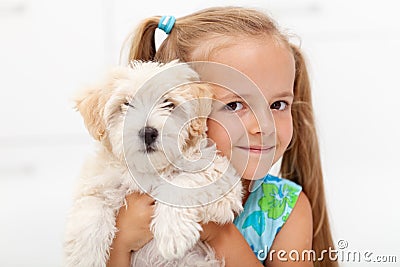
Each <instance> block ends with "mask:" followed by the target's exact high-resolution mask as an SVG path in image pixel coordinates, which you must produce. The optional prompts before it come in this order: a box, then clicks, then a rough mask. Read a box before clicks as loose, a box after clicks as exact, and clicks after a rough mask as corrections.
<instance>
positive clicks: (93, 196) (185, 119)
mask: <svg viewBox="0 0 400 267" xmlns="http://www.w3.org/2000/svg"><path fill="white" fill-rule="evenodd" d="M198 80H199V77H198V74H197V73H196V72H195V71H194V70H193V69H192V68H190V67H189V65H187V64H184V63H178V62H177V61H173V62H170V63H167V64H160V63H155V62H145V63H144V62H135V63H133V64H132V65H131V66H130V67H119V68H116V69H114V70H113V71H112V72H111V73H110V75H109V76H108V77H107V78H106V79H105V80H104V81H103V82H102V83H100V84H99V85H98V86H96V87H93V88H87V89H85V90H84V91H82V92H81V94H80V95H79V96H78V97H77V99H76V108H77V109H78V110H79V112H80V113H81V115H82V117H83V119H84V123H85V125H86V127H87V129H88V131H89V132H90V134H91V135H92V136H93V138H94V139H96V140H97V141H98V149H97V151H96V153H95V154H94V156H93V157H91V158H89V159H88V161H87V162H86V163H85V165H84V167H83V170H82V174H81V176H80V179H79V182H78V185H77V188H76V194H75V196H74V203H73V207H72V209H71V211H70V214H69V216H68V219H67V226H66V236H65V243H64V251H65V261H66V262H65V263H66V266H74V267H76V266H84V267H91V266H106V262H107V259H108V257H109V253H110V246H111V244H112V241H113V238H114V237H115V233H116V231H117V229H116V226H115V219H116V215H117V213H118V210H119V209H120V208H121V207H122V206H123V205H125V204H126V202H125V197H126V195H128V194H130V193H132V192H137V191H138V192H142V193H144V192H146V193H150V194H151V196H152V197H153V198H155V199H156V204H155V214H154V217H153V219H152V222H151V225H150V229H151V231H152V232H153V235H154V238H153V240H152V241H150V242H149V243H148V244H147V245H145V246H144V247H143V248H142V249H140V250H139V251H137V252H133V253H132V266H219V265H221V264H222V263H221V262H219V261H217V260H216V259H215V255H214V254H213V251H212V249H211V248H210V247H209V246H208V245H207V244H204V243H202V242H200V241H199V237H200V233H199V231H201V230H202V228H201V226H200V223H206V222H209V221H214V222H218V223H227V222H231V221H232V220H233V218H234V214H235V213H238V212H240V211H241V209H242V204H241V198H242V187H241V184H240V179H239V177H238V176H237V173H236V172H235V171H234V170H233V168H232V167H230V164H229V161H228V160H227V159H226V158H225V157H223V156H220V155H218V154H214V155H213V157H212V158H211V159H212V160H209V159H210V157H209V156H205V155H209V154H207V153H206V152H207V151H208V152H209V151H212V149H211V148H212V147H214V148H215V146H212V147H211V148H210V147H208V146H207V145H206V142H205V138H206V130H207V127H206V120H207V118H206V117H207V116H208V115H209V113H210V112H211V97H212V94H211V92H210V89H209V87H208V86H207V85H206V84H204V83H203V84H202V83H199V82H196V81H198ZM165 88H172V90H167V91H165V93H162V91H163V90H164V89H165ZM207 186H208V187H207ZM191 188H194V189H193V190H192V191H190V189H191Z"/></svg>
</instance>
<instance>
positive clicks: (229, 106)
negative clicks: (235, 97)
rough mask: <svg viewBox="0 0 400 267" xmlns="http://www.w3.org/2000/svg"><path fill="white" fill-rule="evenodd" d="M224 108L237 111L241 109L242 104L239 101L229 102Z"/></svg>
mask: <svg viewBox="0 0 400 267" xmlns="http://www.w3.org/2000/svg"><path fill="white" fill-rule="evenodd" d="M225 108H226V109H227V110H230V111H239V110H241V109H243V104H242V103H240V102H239V101H234V102H230V103H228V104H226V105H225Z"/></svg>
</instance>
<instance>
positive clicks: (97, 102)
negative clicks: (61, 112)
mask: <svg viewBox="0 0 400 267" xmlns="http://www.w3.org/2000/svg"><path fill="white" fill-rule="evenodd" d="M104 86H105V85H98V86H96V87H90V88H86V89H85V90H83V91H81V92H80V93H79V94H78V95H77V96H76V97H75V99H74V101H75V109H76V110H77V111H79V112H80V114H81V115H82V117H83V121H84V123H85V126H86V128H87V129H88V131H89V133H90V135H91V136H93V138H94V139H96V140H98V141H102V140H104V139H105V138H106V136H107V133H106V125H105V121H104V116H103V115H104V107H105V105H106V103H107V100H108V99H109V98H110V95H111V91H112V90H111V89H110V88H108V90H107V86H105V87H104Z"/></svg>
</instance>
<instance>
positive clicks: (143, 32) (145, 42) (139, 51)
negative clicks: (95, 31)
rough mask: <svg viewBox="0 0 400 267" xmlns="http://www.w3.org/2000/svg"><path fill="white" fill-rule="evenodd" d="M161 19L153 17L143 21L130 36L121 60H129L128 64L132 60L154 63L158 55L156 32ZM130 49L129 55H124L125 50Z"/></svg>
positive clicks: (126, 41) (125, 43)
mask: <svg viewBox="0 0 400 267" xmlns="http://www.w3.org/2000/svg"><path fill="white" fill-rule="evenodd" d="M159 20H160V17H151V18H147V19H145V20H143V21H142V22H141V23H140V24H139V25H138V26H137V28H136V29H135V31H133V32H132V33H131V34H129V35H128V38H127V39H126V40H125V42H124V45H123V46H122V50H121V56H120V58H121V59H126V58H128V62H127V63H129V62H130V61H132V60H141V61H152V60H154V57H155V54H156V46H155V41H154V32H155V30H156V29H157V26H158V22H159ZM128 45H129V47H128ZM125 48H127V49H128V55H127V56H126V55H124V49H125Z"/></svg>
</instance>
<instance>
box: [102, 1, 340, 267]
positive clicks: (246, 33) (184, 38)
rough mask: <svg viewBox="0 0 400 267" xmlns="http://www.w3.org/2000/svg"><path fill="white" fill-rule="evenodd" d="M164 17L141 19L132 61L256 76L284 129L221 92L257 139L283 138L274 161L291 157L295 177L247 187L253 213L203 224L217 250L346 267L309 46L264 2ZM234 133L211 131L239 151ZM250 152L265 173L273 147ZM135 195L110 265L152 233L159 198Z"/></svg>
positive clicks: (275, 262)
mask: <svg viewBox="0 0 400 267" xmlns="http://www.w3.org/2000/svg"><path fill="white" fill-rule="evenodd" d="M160 19H161V17H151V18H148V19H146V20H144V21H143V22H142V23H141V24H140V25H139V27H138V29H137V30H136V32H134V34H133V38H131V43H130V46H129V47H130V48H129V60H143V61H148V60H154V61H160V62H168V61H171V60H174V59H180V60H181V61H184V62H190V61H212V62H218V63H222V64H226V65H228V66H231V67H233V68H235V69H237V70H239V71H240V72H242V73H244V74H245V75H247V76H248V77H249V78H250V79H251V80H253V81H254V83H255V84H256V85H257V86H258V87H259V88H260V90H261V92H262V94H263V96H264V97H265V99H266V100H267V101H268V103H269V105H270V107H269V108H270V110H271V112H272V115H273V117H274V121H275V128H276V129H275V132H273V133H271V132H267V130H265V129H263V128H262V127H260V126H259V125H258V124H257V123H256V122H255V119H254V116H253V117H252V116H249V115H248V114H250V113H249V107H246V105H245V103H243V102H242V101H241V99H240V98H239V97H237V96H235V95H234V94H230V93H229V92H228V91H226V90H223V89H216V91H215V96H216V99H217V100H218V101H221V102H223V103H225V104H226V107H227V109H226V110H227V112H231V113H233V114H235V115H236V116H238V117H240V118H241V120H242V123H243V125H244V128H245V131H246V134H247V135H248V137H249V139H250V140H251V139H252V138H253V140H258V139H257V138H260V136H264V135H270V134H274V135H275V141H276V145H275V156H274V159H273V163H276V162H277V161H278V160H279V159H282V161H281V168H280V176H281V177H285V178H286V179H283V178H278V177H274V176H272V175H266V177H265V178H264V179H263V183H262V185H261V186H260V187H258V188H257V189H256V190H255V191H254V192H251V193H250V192H248V191H247V190H246V191H245V195H244V198H243V204H244V211H243V212H242V213H241V214H240V215H239V216H238V217H237V218H236V219H235V221H234V224H226V225H216V224H213V223H209V224H207V225H203V231H202V232H201V239H202V240H203V241H206V242H208V243H209V244H210V245H211V246H212V247H213V248H214V250H215V251H216V253H217V256H218V257H219V258H223V259H224V261H225V264H226V266H262V265H264V264H265V265H267V266H313V264H314V266H337V263H336V262H332V261H330V260H329V258H328V256H327V254H325V255H324V253H323V250H328V249H329V248H332V249H333V247H334V245H333V241H332V237H331V232H330V227H329V220H328V216H327V210H326V203H325V195H324V186H323V177H322V169H321V162H320V155H319V148H318V140H317V135H316V130H315V126H314V115H313V109H312V103H311V91H310V83H309V79H308V74H307V69H306V66H305V62H304V59H303V56H302V54H301V52H300V50H299V48H298V47H296V46H294V45H293V44H291V43H289V41H288V38H287V37H286V36H285V35H284V34H282V33H281V32H280V31H279V30H278V28H277V26H276V25H275V23H274V22H273V21H272V20H271V19H270V18H269V17H268V16H267V15H265V14H264V13H262V12H259V11H257V10H254V9H248V8H240V7H216V8H209V9H205V10H201V11H199V12H196V13H193V14H191V15H188V16H185V17H182V18H178V19H176V21H174V18H168V20H169V21H167V22H166V23H164V25H162V23H160ZM164 19H165V18H163V20H162V22H165V20H164ZM159 23H160V28H162V29H163V30H164V31H165V32H166V33H168V34H169V35H168V37H167V38H166V39H165V40H164V41H163V43H162V44H161V46H160V47H159V49H158V50H157V51H156V49H155V45H154V33H155V30H156V29H157V28H158V27H159ZM266 112H269V111H266ZM225 134H226V133H225V131H224V130H223V126H221V125H220V124H218V123H215V122H214V121H213V120H209V123H208V136H209V137H210V138H211V139H213V140H214V141H215V142H216V144H217V148H218V149H219V150H220V151H221V152H222V153H223V154H225V155H227V156H230V153H235V152H234V148H235V143H232V144H231V143H230V141H229V140H231V139H229V138H226V136H225ZM231 148H233V149H231ZM246 149H247V152H248V153H249V155H250V156H249V164H248V165H247V166H246V167H245V169H244V172H243V178H248V177H246V176H251V174H252V173H254V172H255V171H256V170H255V168H257V167H255V164H251V160H252V155H253V154H259V153H263V151H262V150H263V148H260V147H257V146H255V147H247V148H246ZM243 183H244V184H245V188H247V186H248V184H249V180H247V179H243ZM127 202H128V206H127V208H125V207H123V208H121V209H120V212H119V214H118V217H117V221H116V226H117V228H118V230H119V231H118V232H117V234H116V237H115V239H114V241H113V244H112V249H111V251H110V259H109V262H108V266H119V267H122V266H129V260H130V252H131V251H135V250H138V249H140V248H141V247H142V246H144V245H145V244H146V243H147V242H148V241H149V240H151V238H152V235H151V232H150V230H149V223H150V221H151V216H152V214H153V204H154V200H153V199H152V198H151V197H149V196H147V195H139V194H133V195H131V196H129V197H128V198H127ZM311 249H312V250H314V251H315V255H316V259H314V261H313V259H312V257H311V258H308V257H307V256H305V257H303V258H302V257H301V255H302V252H303V251H307V250H311ZM291 251H292V252H293V251H297V252H298V255H300V257H298V258H297V259H296V257H294V256H295V254H293V253H291ZM321 252H322V253H321ZM289 254H290V255H291V256H290V257H289ZM305 255H308V254H305ZM311 255H312V254H311ZM321 255H324V256H325V257H324V256H322V257H320V256H321ZM318 257H320V259H318Z"/></svg>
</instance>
